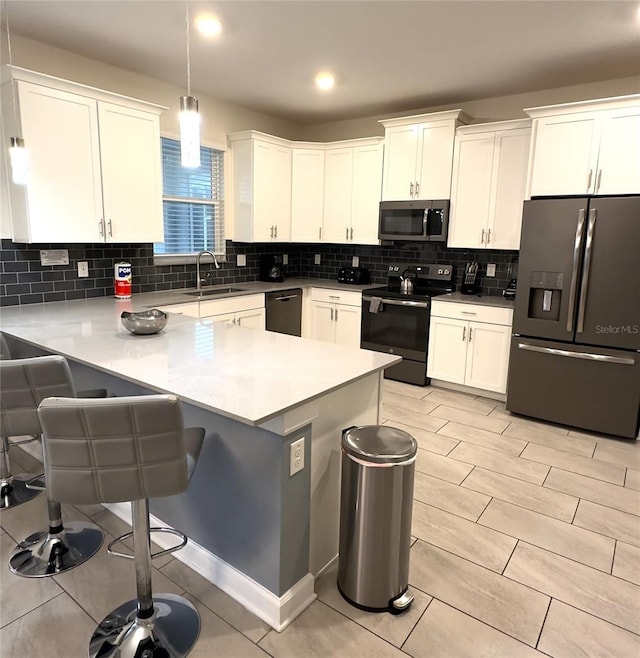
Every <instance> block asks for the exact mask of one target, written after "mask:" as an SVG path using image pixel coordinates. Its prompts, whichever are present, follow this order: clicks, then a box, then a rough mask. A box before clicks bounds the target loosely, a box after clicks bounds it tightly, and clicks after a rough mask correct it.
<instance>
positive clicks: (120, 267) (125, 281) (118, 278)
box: [113, 262, 131, 299]
mask: <svg viewBox="0 0 640 658" xmlns="http://www.w3.org/2000/svg"><path fill="white" fill-rule="evenodd" d="M113 285H114V288H115V292H116V295H115V296H116V299H131V263H124V262H123V263H116V264H115V267H114V280H113Z"/></svg>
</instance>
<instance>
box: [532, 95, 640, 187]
mask: <svg viewBox="0 0 640 658" xmlns="http://www.w3.org/2000/svg"><path fill="white" fill-rule="evenodd" d="M525 112H527V114H529V116H531V117H533V132H532V150H531V158H530V164H529V179H530V180H529V195H530V196H554V195H564V194H566V195H570V194H633V193H637V192H639V191H640V148H638V143H639V142H640V94H636V95H633V96H623V97H620V98H610V99H604V100H594V101H585V102H582V103H568V104H566V105H553V106H548V107H538V108H530V109H527V110H525Z"/></svg>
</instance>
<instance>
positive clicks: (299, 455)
mask: <svg viewBox="0 0 640 658" xmlns="http://www.w3.org/2000/svg"><path fill="white" fill-rule="evenodd" d="M303 468H304V436H303V437H302V438H300V439H298V440H297V441H294V442H293V443H292V444H291V447H290V448H289V476H292V475H295V474H296V473H298V472H299V471H301V470H302V469H303Z"/></svg>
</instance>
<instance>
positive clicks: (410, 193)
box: [409, 183, 413, 199]
mask: <svg viewBox="0 0 640 658" xmlns="http://www.w3.org/2000/svg"><path fill="white" fill-rule="evenodd" d="M409 196H410V197H411V198H412V199H413V183H411V184H410V185H409Z"/></svg>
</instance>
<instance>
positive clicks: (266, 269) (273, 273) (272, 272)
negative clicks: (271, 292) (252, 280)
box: [258, 254, 284, 282]
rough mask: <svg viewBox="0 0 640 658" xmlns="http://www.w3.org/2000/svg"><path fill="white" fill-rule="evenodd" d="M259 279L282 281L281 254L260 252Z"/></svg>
mask: <svg viewBox="0 0 640 658" xmlns="http://www.w3.org/2000/svg"><path fill="white" fill-rule="evenodd" d="M258 279H259V280H260V281H276V282H281V281H284V265H283V263H282V256H279V255H278V256H275V255H271V254H260V274H259V275H258Z"/></svg>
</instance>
